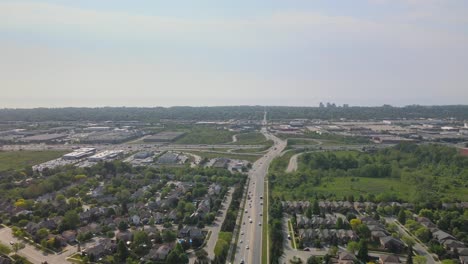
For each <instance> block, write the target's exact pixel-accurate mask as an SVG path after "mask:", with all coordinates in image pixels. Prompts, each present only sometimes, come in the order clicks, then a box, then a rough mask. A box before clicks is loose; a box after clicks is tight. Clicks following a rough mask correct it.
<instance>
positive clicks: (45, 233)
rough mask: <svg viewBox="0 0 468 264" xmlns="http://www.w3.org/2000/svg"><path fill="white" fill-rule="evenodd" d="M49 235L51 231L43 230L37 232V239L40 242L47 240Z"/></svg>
mask: <svg viewBox="0 0 468 264" xmlns="http://www.w3.org/2000/svg"><path fill="white" fill-rule="evenodd" d="M48 235H49V229H47V228H41V229H39V230H37V232H36V237H37V240H39V241H40V240H42V239H44V238H46V237H47V236H48Z"/></svg>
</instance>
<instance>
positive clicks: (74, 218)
mask: <svg viewBox="0 0 468 264" xmlns="http://www.w3.org/2000/svg"><path fill="white" fill-rule="evenodd" d="M79 223H80V216H79V215H78V213H76V211H75V210H70V211H67V212H66V213H65V215H64V216H63V222H62V225H63V228H64V230H67V229H76V227H77V226H78V224H79Z"/></svg>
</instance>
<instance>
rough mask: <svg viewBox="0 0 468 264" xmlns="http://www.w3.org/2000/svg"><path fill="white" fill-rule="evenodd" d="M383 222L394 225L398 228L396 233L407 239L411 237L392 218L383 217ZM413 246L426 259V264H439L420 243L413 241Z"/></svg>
mask: <svg viewBox="0 0 468 264" xmlns="http://www.w3.org/2000/svg"><path fill="white" fill-rule="evenodd" d="M385 221H387V223H395V224H396V226H397V227H398V232H400V233H401V234H405V235H406V236H409V237H413V236H412V235H411V234H410V233H409V232H408V231H407V230H406V228H404V227H403V226H401V225H400V223H398V222H397V221H396V219H395V218H393V217H385ZM414 242H415V244H414V247H413V249H414V250H415V251H416V252H417V253H418V254H419V255H421V256H424V257H426V259H427V264H435V263H440V261H436V260H435V259H434V257H433V255H432V254H431V253H430V252H429V251H428V250H427V248H426V247H425V246H424V245H421V244H420V243H418V241H416V240H415V241H414Z"/></svg>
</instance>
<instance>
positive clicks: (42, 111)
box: [0, 105, 468, 122]
mask: <svg viewBox="0 0 468 264" xmlns="http://www.w3.org/2000/svg"><path fill="white" fill-rule="evenodd" d="M265 110H266V111H268V118H270V119H294V118H308V119H329V120H337V119H340V118H347V119H355V120H368V119H377V120H382V119H402V118H407V119H411V118H451V117H453V118H456V119H458V120H466V119H468V105H445V106H419V105H412V106H405V107H391V106H382V107H359V106H354V107H290V106H268V107H264V106H216V107H186V106H177V107H169V108H165V107H141V108H138V107H102V108H35V109H0V122H4V121H106V120H114V121H117V120H138V121H144V122H159V121H160V120H161V119H176V120H227V119H250V120H261V119H263V112H264V111H265Z"/></svg>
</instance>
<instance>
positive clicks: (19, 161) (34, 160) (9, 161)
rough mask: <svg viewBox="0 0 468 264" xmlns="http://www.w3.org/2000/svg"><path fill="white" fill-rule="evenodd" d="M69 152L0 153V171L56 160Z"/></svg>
mask: <svg viewBox="0 0 468 264" xmlns="http://www.w3.org/2000/svg"><path fill="white" fill-rule="evenodd" d="M67 152H69V151H55V150H46V151H27V150H23V151H5V152H0V171H7V170H20V169H23V168H25V167H27V166H32V165H37V164H40V163H42V162H46V161H48V160H52V159H56V158H58V157H60V156H62V155H63V154H65V153H67Z"/></svg>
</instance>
